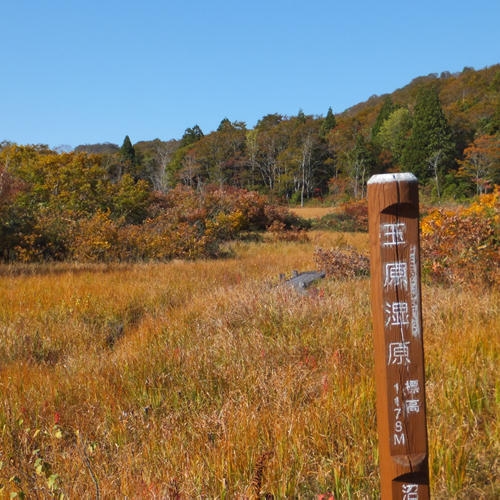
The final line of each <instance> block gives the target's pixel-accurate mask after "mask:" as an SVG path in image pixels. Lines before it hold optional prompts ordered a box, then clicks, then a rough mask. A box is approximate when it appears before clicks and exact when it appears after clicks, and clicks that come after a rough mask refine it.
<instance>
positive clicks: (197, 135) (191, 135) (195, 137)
mask: <svg viewBox="0 0 500 500" xmlns="http://www.w3.org/2000/svg"><path fill="white" fill-rule="evenodd" d="M203 136H204V134H203V132H202V130H201V128H200V127H199V126H198V125H195V126H194V127H192V128H187V129H186V130H185V131H184V135H183V136H182V139H181V147H184V146H189V145H190V144H193V143H195V142H197V141H199V140H200V139H201V138H202V137H203Z"/></svg>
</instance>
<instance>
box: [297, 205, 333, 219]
mask: <svg viewBox="0 0 500 500" xmlns="http://www.w3.org/2000/svg"><path fill="white" fill-rule="evenodd" d="M336 211H338V208H336V207H293V208H290V212H292V213H294V214H295V215H297V216H299V217H302V218H303V219H321V217H324V216H325V215H328V214H331V213H334V212H336Z"/></svg>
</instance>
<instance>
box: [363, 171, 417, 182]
mask: <svg viewBox="0 0 500 500" xmlns="http://www.w3.org/2000/svg"><path fill="white" fill-rule="evenodd" d="M387 182H418V180H417V178H416V177H415V176H414V175H413V174H412V173H410V172H402V173H395V174H377V175H372V176H371V177H370V179H369V181H368V184H385V183H387Z"/></svg>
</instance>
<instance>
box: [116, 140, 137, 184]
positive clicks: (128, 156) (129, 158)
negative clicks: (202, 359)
mask: <svg viewBox="0 0 500 500" xmlns="http://www.w3.org/2000/svg"><path fill="white" fill-rule="evenodd" d="M120 160H121V162H120V163H121V165H122V169H121V174H122V175H123V174H130V175H131V176H132V177H136V173H137V172H136V167H137V158H136V155H135V148H134V146H133V145H132V141H131V140H130V137H129V136H128V135H126V136H125V139H124V140H123V144H122V147H121V148H120ZM120 177H121V176H120Z"/></svg>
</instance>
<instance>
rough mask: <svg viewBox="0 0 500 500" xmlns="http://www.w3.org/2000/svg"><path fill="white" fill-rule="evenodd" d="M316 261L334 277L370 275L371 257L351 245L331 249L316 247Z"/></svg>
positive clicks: (345, 277)
mask: <svg viewBox="0 0 500 500" xmlns="http://www.w3.org/2000/svg"><path fill="white" fill-rule="evenodd" d="M314 261H315V263H316V265H317V267H318V269H321V270H322V271H324V272H325V273H326V275H327V276H329V277H332V278H337V279H347V278H356V277H362V276H368V275H369V273H370V260H369V258H368V257H367V256H366V255H363V254H361V253H359V252H358V251H357V250H356V249H354V248H352V247H350V246H346V247H344V248H331V249H329V250H325V249H323V248H316V250H315V251H314Z"/></svg>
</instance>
